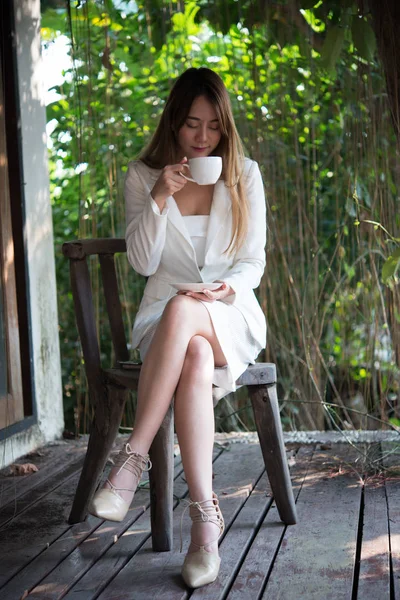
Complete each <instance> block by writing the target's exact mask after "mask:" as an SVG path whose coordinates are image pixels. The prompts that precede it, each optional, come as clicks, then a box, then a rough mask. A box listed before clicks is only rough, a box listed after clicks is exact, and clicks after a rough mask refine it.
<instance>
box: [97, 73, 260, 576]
mask: <svg viewBox="0 0 400 600" xmlns="http://www.w3.org/2000/svg"><path fill="white" fill-rule="evenodd" d="M206 156H221V157H222V164H223V170H222V175H221V179H220V180H219V181H217V183H216V184H215V185H198V184H197V183H193V182H191V181H188V180H187V179H186V178H185V177H184V176H183V175H184V174H186V173H187V172H188V165H187V161H188V159H191V158H195V157H206ZM125 198H126V216H127V231H126V243H127V254H128V258H129V261H130V263H131V264H132V266H133V268H134V269H135V271H137V272H138V273H141V274H142V275H145V276H148V277H149V279H148V281H147V285H146V288H145V291H144V295H143V300H142V302H141V305H140V308H139V311H138V314H137V317H136V320H135V325H134V329H133V346H134V347H139V349H140V353H141V357H142V361H143V366H142V369H141V375H140V381H139V388H138V405H137V411H136V418H135V425H134V429H133V433H132V435H131V437H130V439H129V442H128V443H127V444H126V446H125V447H124V448H123V449H122V450H121V451H120V453H119V454H118V456H117V459H116V462H115V466H114V467H113V468H112V469H111V472H110V474H109V477H108V479H107V481H106V482H105V484H104V486H103V488H102V489H101V490H100V491H98V492H97V493H96V495H95V498H94V500H93V503H92V506H91V512H92V513H93V514H95V515H97V516H99V517H101V518H105V519H111V520H117V521H118V520H122V519H123V518H124V517H125V515H126V513H127V511H128V509H129V505H130V503H131V501H132V498H133V495H134V492H135V490H136V486H137V484H138V482H139V480H140V477H141V475H142V472H143V470H145V469H146V468H148V466H147V465H149V458H148V451H149V448H150V445H151V443H152V441H153V438H154V436H155V435H156V433H157V431H158V429H159V427H160V425H161V423H162V421H163V418H164V416H165V414H166V412H167V410H168V407H169V404H170V402H171V398H172V397H174V415H175V427H176V433H177V436H178V440H179V445H180V451H181V456H182V463H183V467H184V470H185V476H186V481H187V484H188V487H189V494H190V499H191V501H190V515H191V517H192V521H193V524H192V530H191V544H190V546H189V550H188V554H187V555H186V558H185V562H184V565H183V570H182V575H183V578H184V580H185V582H186V583H187V585H189V586H190V587H193V588H195V587H200V586H202V585H205V584H207V583H210V582H212V581H214V580H215V579H216V577H217V575H218V571H219V565H220V558H219V556H218V539H219V537H220V535H221V533H222V531H223V518H222V515H221V511H220V509H219V506H218V499H217V497H216V495H215V494H213V491H212V452H213V442H214V411H213V397H214V399H218V398H220V397H222V396H223V395H224V394H226V393H228V392H229V391H234V390H235V389H236V387H235V381H236V380H237V378H238V377H239V375H240V374H241V373H242V372H243V371H245V370H246V368H247V366H248V365H249V364H251V363H254V361H255V359H256V357H257V355H258V354H259V352H260V350H261V349H262V348H264V347H265V339H266V325H265V318H264V315H263V313H262V311H261V308H260V306H259V304H258V302H257V299H256V297H255V295H254V292H253V289H254V288H256V287H257V286H258V285H259V282H260V279H261V276H262V274H263V271H264V266H265V250H264V248H265V234H266V223H265V200H264V190H263V184H262V180H261V175H260V171H259V168H258V165H257V163H255V162H254V161H251V160H249V159H245V158H244V154H243V149H242V144H241V141H240V138H239V136H238V133H237V130H236V127H235V124H234V120H233V115H232V109H231V105H230V101H229V96H228V92H227V90H226V88H225V86H224V84H223V82H222V80H221V79H220V77H219V76H218V75H217V74H216V73H214V72H213V71H211V70H210V69H207V68H200V69H194V68H191V69H188V70H187V71H185V72H184V73H183V74H182V75H181V76H180V77H179V78H178V80H177V81H176V83H175V85H174V87H173V89H172V91H171V93H170V96H169V98H168V101H167V103H166V105H165V108H164V111H163V114H162V116H161V120H160V123H159V125H158V127H157V130H156V132H155V134H154V136H153V138H152V140H151V142H150V144H149V146H148V147H147V148H146V149H145V150H144V151H143V152H142V154H141V156H140V159H139V160H138V161H135V162H132V163H130V165H129V170H128V173H127V178H126V186H125ZM216 281H217V282H220V284H221V285H220V286H219V287H218V288H217V289H216V290H214V291H211V290H208V289H207V287H206V286H205V287H204V289H203V290H202V291H201V292H199V293H195V292H190V291H187V290H183V291H181V292H178V293H176V290H175V289H174V288H173V287H172V285H171V284H173V283H176V282H182V283H195V282H204V283H210V282H216Z"/></svg>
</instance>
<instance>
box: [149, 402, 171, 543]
mask: <svg viewBox="0 0 400 600" xmlns="http://www.w3.org/2000/svg"><path fill="white" fill-rule="evenodd" d="M150 459H151V462H152V463H153V467H152V469H151V470H150V472H149V476H150V500H151V535H152V545H153V550H154V551H155V552H168V551H170V550H172V511H173V502H174V419H173V408H172V405H171V406H170V408H169V409H168V412H167V414H166V416H165V418H164V421H163V422H162V424H161V427H160V429H159V431H158V433H157V435H156V437H155V438H154V441H153V443H152V445H151V448H150Z"/></svg>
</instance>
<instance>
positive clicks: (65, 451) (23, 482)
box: [0, 442, 86, 515]
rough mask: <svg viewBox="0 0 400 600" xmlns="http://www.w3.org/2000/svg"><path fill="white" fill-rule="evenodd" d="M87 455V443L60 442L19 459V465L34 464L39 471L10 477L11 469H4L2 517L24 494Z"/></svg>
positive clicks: (0, 488) (0, 492) (0, 479)
mask: <svg viewBox="0 0 400 600" xmlns="http://www.w3.org/2000/svg"><path fill="white" fill-rule="evenodd" d="M85 453H86V443H80V444H79V443H78V444H72V443H67V442H59V444H58V445H51V446H46V447H45V448H43V449H40V450H37V451H36V452H31V453H30V454H27V455H26V456H23V457H21V458H20V459H18V461H16V462H18V463H19V464H23V463H33V464H34V465H35V466H36V467H37V468H38V469H39V470H38V471H37V472H35V473H30V474H28V475H22V476H21V475H19V476H17V475H12V476H10V475H8V472H9V469H10V467H7V468H6V469H3V471H2V475H1V476H0V515H1V514H2V510H3V509H4V507H6V506H7V504H9V503H10V502H12V503H15V502H16V500H17V499H19V498H21V496H23V495H24V494H30V493H31V491H32V490H33V489H34V488H35V487H37V486H38V485H40V484H42V483H43V482H44V481H45V480H46V479H48V478H53V477H54V476H55V475H56V474H57V473H58V472H60V471H62V470H63V469H65V467H66V465H68V464H69V463H71V462H73V461H75V460H77V459H78V458H79V456H84V454H85Z"/></svg>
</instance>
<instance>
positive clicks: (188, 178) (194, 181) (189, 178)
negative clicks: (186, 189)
mask: <svg viewBox="0 0 400 600" xmlns="http://www.w3.org/2000/svg"><path fill="white" fill-rule="evenodd" d="M179 173H180V174H181V175H182V177H184V178H185V179H187V180H188V181H193V183H197V181H196V180H195V179H192V178H191V177H186V175H184V174H183V173H182V171H179Z"/></svg>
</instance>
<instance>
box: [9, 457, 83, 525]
mask: <svg viewBox="0 0 400 600" xmlns="http://www.w3.org/2000/svg"><path fill="white" fill-rule="evenodd" d="M83 460H84V457H83V456H78V457H76V458H75V459H74V460H73V461H72V462H69V463H67V464H65V465H64V467H63V468H62V469H60V470H59V471H57V472H56V473H55V474H54V476H53V477H47V478H46V479H45V480H44V481H42V482H41V483H39V484H38V485H36V486H35V487H34V488H33V489H31V490H29V492H28V493H26V494H23V495H22V496H20V497H19V498H18V499H17V500H16V502H15V503H14V502H9V503H8V504H7V506H5V507H4V508H3V510H2V511H1V514H0V530H1V529H3V527H5V526H7V524H8V523H10V521H12V520H13V519H15V518H16V517H19V516H20V515H21V514H22V513H23V512H24V511H26V510H27V509H29V507H30V506H33V505H34V504H36V503H37V502H40V500H42V499H43V500H44V502H45V498H46V496H47V495H48V494H51V493H52V492H54V491H55V490H56V489H57V488H58V486H60V485H62V484H64V485H65V482H66V481H67V480H69V479H70V478H71V477H74V476H75V477H76V474H77V473H80V471H81V469H82V464H83ZM0 535H1V532H0Z"/></svg>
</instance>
